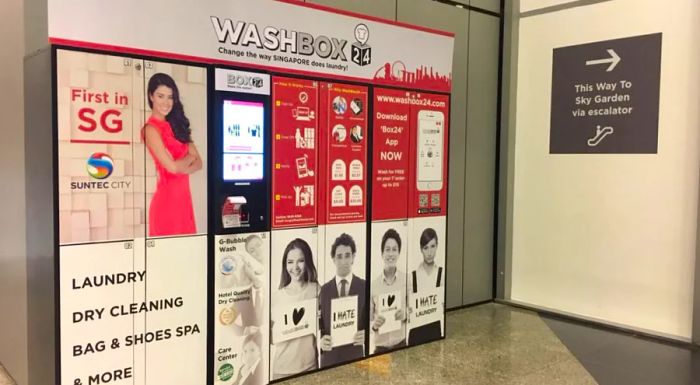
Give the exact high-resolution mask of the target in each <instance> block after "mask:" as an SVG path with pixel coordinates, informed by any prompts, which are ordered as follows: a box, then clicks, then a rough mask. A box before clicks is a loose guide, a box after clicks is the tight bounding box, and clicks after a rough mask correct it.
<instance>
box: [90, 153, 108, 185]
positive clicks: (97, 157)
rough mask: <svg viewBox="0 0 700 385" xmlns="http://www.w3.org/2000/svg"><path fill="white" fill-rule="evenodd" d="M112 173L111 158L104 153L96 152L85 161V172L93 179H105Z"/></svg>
mask: <svg viewBox="0 0 700 385" xmlns="http://www.w3.org/2000/svg"><path fill="white" fill-rule="evenodd" d="M112 171H114V161H113V160H112V157H110V156H109V155H107V154H105V153H104V152H96V153H94V154H92V155H90V157H89V158H88V160H87V172H88V174H89V175H90V176H91V177H93V178H95V179H107V178H109V176H110V175H112Z"/></svg>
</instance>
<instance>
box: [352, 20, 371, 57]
mask: <svg viewBox="0 0 700 385" xmlns="http://www.w3.org/2000/svg"><path fill="white" fill-rule="evenodd" d="M355 40H356V42H354V43H352V47H351V55H350V56H351V58H352V62H353V63H355V64H357V65H359V66H361V67H363V66H366V65H369V64H371V63H372V47H370V46H369V45H368V44H367V41H368V40H369V28H367V26H366V25H365V24H362V23H360V24H358V25H357V26H355Z"/></svg>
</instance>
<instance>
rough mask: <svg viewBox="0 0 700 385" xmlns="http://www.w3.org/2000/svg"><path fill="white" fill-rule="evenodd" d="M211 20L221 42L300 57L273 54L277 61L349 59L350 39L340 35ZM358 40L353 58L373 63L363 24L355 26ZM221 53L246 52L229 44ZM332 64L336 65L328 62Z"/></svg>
mask: <svg viewBox="0 0 700 385" xmlns="http://www.w3.org/2000/svg"><path fill="white" fill-rule="evenodd" d="M210 18H211V23H212V26H213V28H214V32H215V33H216V38H217V40H218V41H219V43H223V44H226V43H228V44H231V45H233V46H239V47H246V48H252V47H255V48H257V49H259V50H263V51H268V52H270V53H272V54H274V53H277V52H279V53H291V54H294V55H299V56H291V57H290V56H283V55H273V57H272V59H273V60H274V61H275V62H278V61H281V62H284V63H297V64H302V65H310V66H311V65H319V64H320V63H316V62H314V63H315V64H314V63H312V62H311V60H310V59H309V58H308V57H313V56H315V57H317V58H320V59H330V60H333V61H338V62H347V61H348V55H347V52H346V51H347V45H348V41H347V40H345V39H341V38H337V37H328V36H325V35H316V36H314V35H312V34H310V33H306V32H301V31H293V30H291V31H290V30H287V29H284V28H277V27H273V26H267V27H264V28H263V29H262V32H261V30H260V28H259V27H258V26H257V24H255V23H248V22H244V21H237V22H234V21H233V20H231V19H223V20H221V19H219V18H218V17H216V16H211V17H210ZM354 36H355V40H356V41H355V42H354V43H352V46H351V51H350V58H351V60H352V62H353V63H355V64H357V65H359V66H366V65H369V64H371V63H372V48H371V47H370V46H369V45H368V44H367V41H368V40H369V28H368V27H367V25H365V24H363V23H360V24H357V25H356V26H355V31H354ZM219 53H225V54H233V55H235V56H243V55H246V54H245V53H243V52H240V51H231V50H228V49H227V48H226V47H219ZM326 66H332V64H326Z"/></svg>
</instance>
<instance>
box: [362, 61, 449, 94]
mask: <svg viewBox="0 0 700 385" xmlns="http://www.w3.org/2000/svg"><path fill="white" fill-rule="evenodd" d="M374 81H375V82H376V83H381V84H387V85H401V86H412V87H414V88H427V89H433V90H441V91H449V90H450V89H451V88H452V73H449V74H447V75H441V74H440V73H439V72H437V71H433V67H430V68H428V67H425V66H420V68H418V69H417V70H415V71H408V70H406V65H405V64H404V63H403V62H401V61H395V62H394V63H393V64H391V63H385V64H384V65H383V66H381V67H380V68H379V69H378V70H377V72H375V73H374Z"/></svg>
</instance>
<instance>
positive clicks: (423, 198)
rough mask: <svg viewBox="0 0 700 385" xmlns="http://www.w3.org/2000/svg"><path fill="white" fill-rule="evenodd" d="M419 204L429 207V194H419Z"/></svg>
mask: <svg viewBox="0 0 700 385" xmlns="http://www.w3.org/2000/svg"><path fill="white" fill-rule="evenodd" d="M418 206H419V207H428V194H420V195H418Z"/></svg>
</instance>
